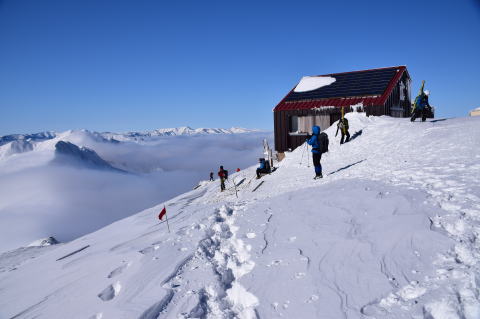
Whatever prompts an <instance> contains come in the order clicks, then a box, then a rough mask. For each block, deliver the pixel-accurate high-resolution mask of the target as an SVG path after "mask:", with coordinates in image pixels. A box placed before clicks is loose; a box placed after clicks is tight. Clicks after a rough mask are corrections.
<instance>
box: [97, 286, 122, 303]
mask: <svg viewBox="0 0 480 319" xmlns="http://www.w3.org/2000/svg"><path fill="white" fill-rule="evenodd" d="M121 289H122V285H120V282H119V281H117V282H116V283H114V284H113V285H110V286H108V287H107V288H105V289H103V291H102V292H101V293H99V294H98V298H100V299H102V300H103V301H110V300H112V299H113V298H115V297H116V296H117V295H118V294H119V293H120V290H121Z"/></svg>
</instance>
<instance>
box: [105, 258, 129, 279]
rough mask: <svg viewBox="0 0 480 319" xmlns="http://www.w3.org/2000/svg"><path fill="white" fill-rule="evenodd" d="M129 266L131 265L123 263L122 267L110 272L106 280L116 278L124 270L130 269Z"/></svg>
mask: <svg viewBox="0 0 480 319" xmlns="http://www.w3.org/2000/svg"><path fill="white" fill-rule="evenodd" d="M130 264H131V263H129V262H128V263H124V264H123V265H121V266H120V267H117V268H115V269H114V270H112V271H111V272H110V274H108V276H107V278H113V277H115V276H118V275H120V274H121V273H122V272H123V271H124V270H125V269H126V268H128V267H130Z"/></svg>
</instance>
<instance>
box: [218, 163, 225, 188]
mask: <svg viewBox="0 0 480 319" xmlns="http://www.w3.org/2000/svg"><path fill="white" fill-rule="evenodd" d="M218 177H220V191H222V192H223V191H224V190H225V178H226V173H225V170H224V169H223V166H220V170H219V171H218Z"/></svg>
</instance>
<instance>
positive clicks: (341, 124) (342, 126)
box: [335, 117, 350, 144]
mask: <svg viewBox="0 0 480 319" xmlns="http://www.w3.org/2000/svg"><path fill="white" fill-rule="evenodd" d="M338 130H340V132H341V133H342V138H341V139H340V144H343V139H344V138H345V136H346V137H347V138H346V139H345V143H347V142H348V141H350V133H348V120H347V119H346V118H345V117H342V118H341V119H340V120H338V124H337V133H336V134H335V136H337V134H338Z"/></svg>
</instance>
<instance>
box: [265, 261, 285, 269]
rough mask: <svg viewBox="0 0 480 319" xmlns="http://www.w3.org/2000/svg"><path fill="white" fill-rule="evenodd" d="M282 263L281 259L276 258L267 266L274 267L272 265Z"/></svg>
mask: <svg viewBox="0 0 480 319" xmlns="http://www.w3.org/2000/svg"><path fill="white" fill-rule="evenodd" d="M281 263H282V261H281V260H274V261H272V262H271V263H269V264H268V265H267V267H272V266H279V265H280V264H281Z"/></svg>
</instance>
